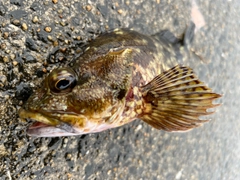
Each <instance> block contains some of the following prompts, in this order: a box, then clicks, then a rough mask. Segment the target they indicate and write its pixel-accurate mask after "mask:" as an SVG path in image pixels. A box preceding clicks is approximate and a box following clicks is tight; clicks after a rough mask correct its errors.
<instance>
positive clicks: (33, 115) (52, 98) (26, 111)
mask: <svg viewBox="0 0 240 180" xmlns="http://www.w3.org/2000/svg"><path fill="white" fill-rule="evenodd" d="M117 82H118V81H115V80H114V81H110V80H109V77H105V78H104V77H101V76H99V75H96V74H95V75H94V74H91V73H90V72H84V73H80V74H77V73H76V72H75V71H74V70H73V69H72V68H68V67H64V68H58V69H55V70H53V71H52V72H51V73H50V74H49V75H48V76H47V77H46V78H45V80H44V81H43V83H42V86H41V87H40V88H39V89H38V90H36V92H35V93H34V94H32V95H31V96H30V98H29V99H28V101H27V102H26V103H25V104H24V105H23V107H22V108H21V109H20V110H19V116H20V118H22V119H32V120H35V121H37V123H34V124H33V125H32V126H30V127H29V128H28V130H27V133H28V134H29V135H32V136H38V137H51V136H52V137H54V136H71V135H79V134H86V133H93V132H99V131H103V130H105V129H109V128H112V127H115V124H114V123H111V122H112V121H114V120H115V119H116V118H118V117H119V116H120V114H121V113H122V111H123V109H124V104H125V98H124V97H125V95H126V93H127V89H126V88H127V84H126V83H124V85H120V86H119V84H115V83H117Z"/></svg>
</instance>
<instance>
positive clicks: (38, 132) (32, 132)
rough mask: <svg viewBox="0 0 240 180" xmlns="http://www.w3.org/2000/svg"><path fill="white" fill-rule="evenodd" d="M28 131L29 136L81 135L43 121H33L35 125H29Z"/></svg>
mask: <svg viewBox="0 0 240 180" xmlns="http://www.w3.org/2000/svg"><path fill="white" fill-rule="evenodd" d="M26 132H27V134H28V135H29V136H35V137H61V136H74V135H79V134H77V133H71V132H67V131H65V130H64V129H61V128H57V127H54V126H51V125H47V124H44V123H41V122H35V123H33V125H31V126H29V127H28V129H27V131H26Z"/></svg>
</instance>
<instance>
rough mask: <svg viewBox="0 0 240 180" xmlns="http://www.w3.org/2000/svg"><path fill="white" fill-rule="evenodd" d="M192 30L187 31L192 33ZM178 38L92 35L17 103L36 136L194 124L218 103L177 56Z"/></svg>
mask: <svg viewBox="0 0 240 180" xmlns="http://www.w3.org/2000/svg"><path fill="white" fill-rule="evenodd" d="M190 34H191V33H190ZM183 45H184V43H183V41H182V40H179V39H178V38H176V37H175V36H174V35H173V34H172V33H171V32H170V31H162V32H161V33H157V34H155V35H153V36H148V35H144V34H141V33H138V32H136V31H134V30H131V29H115V30H113V31H110V32H106V33H103V34H101V35H99V36H98V37H97V38H96V39H94V40H92V41H90V42H89V43H88V44H87V45H86V47H85V50H84V52H83V54H82V55H81V56H79V57H77V58H76V59H75V60H74V61H73V62H72V63H70V64H69V65H68V66H66V67H61V68H56V69H54V70H52V71H51V72H50V74H49V75H47V76H46V78H45V79H44V80H43V83H42V85H41V87H40V88H39V89H37V90H36V91H35V93H33V94H32V95H31V96H30V97H29V99H28V100H27V102H26V103H25V104H24V105H23V106H22V107H21V108H20V110H19V112H18V113H19V117H20V118H21V119H31V120H33V121H34V122H35V123H33V124H32V125H31V126H29V127H28V129H27V134H28V135H30V136H37V137H58V136H73V135H81V134H88V133H97V132H101V131H104V130H107V129H111V128H116V127H120V126H123V125H125V124H127V123H130V122H132V121H134V120H136V119H140V120H142V121H144V122H146V123H147V124H149V125H151V126H152V127H154V128H156V129H159V130H164V131H168V132H182V131H188V130H191V129H193V128H196V127H199V126H201V125H202V124H204V123H206V122H208V121H209V120H201V119H200V117H202V116H205V115H209V114H211V113H213V111H209V109H212V108H215V107H216V106H218V105H219V104H214V103H213V101H214V100H216V99H218V98H220V97H221V95H220V94H217V93H214V92H212V90H211V89H210V88H209V87H207V86H206V85H205V84H204V82H202V81H200V80H199V79H198V77H197V75H196V74H195V73H194V72H193V69H191V68H190V67H188V66H184V65H182V64H179V62H180V61H179V59H181V58H182V55H181V51H180V50H181V47H182V46H183Z"/></svg>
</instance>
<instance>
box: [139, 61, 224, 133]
mask: <svg viewBox="0 0 240 180" xmlns="http://www.w3.org/2000/svg"><path fill="white" fill-rule="evenodd" d="M141 91H142V94H143V100H144V103H143V106H144V107H143V113H142V114H140V115H139V117H138V118H140V119H142V120H143V121H145V122H146V123H148V124H150V125H152V126H153V127H155V128H157V129H162V130H165V131H186V130H190V129H192V128H195V127H198V126H200V125H202V124H203V123H204V122H207V121H208V120H199V117H200V116H204V115H209V114H211V113H213V112H207V109H208V108H213V107H216V106H218V105H219V104H212V101H213V100H214V99H217V98H219V97H221V95H219V94H216V93H213V92H212V90H211V89H210V88H208V87H207V86H205V85H204V83H203V82H201V81H200V80H198V78H197V76H196V75H195V74H194V73H193V70H192V69H191V68H188V67H183V66H175V67H173V68H172V69H170V70H168V71H165V72H163V73H162V74H160V75H158V76H156V77H155V78H154V79H153V80H152V81H151V82H150V83H148V84H147V85H145V86H143V87H142V88H141Z"/></svg>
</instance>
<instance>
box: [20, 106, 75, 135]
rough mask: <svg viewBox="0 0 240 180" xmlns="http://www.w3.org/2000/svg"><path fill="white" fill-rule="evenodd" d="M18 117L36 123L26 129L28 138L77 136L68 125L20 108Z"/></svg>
mask: <svg viewBox="0 0 240 180" xmlns="http://www.w3.org/2000/svg"><path fill="white" fill-rule="evenodd" d="M19 116H20V118H21V119H32V120H35V121H37V122H34V123H33V124H32V125H30V126H29V127H28V129H27V134H28V135H30V136H36V137H59V136H73V135H78V134H77V133H76V132H75V129H74V128H73V127H72V126H71V125H70V124H68V123H63V122H59V121H58V120H55V119H50V118H48V117H46V116H44V115H42V114H40V113H37V112H31V111H26V110H25V109H23V108H21V109H20V110H19Z"/></svg>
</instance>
